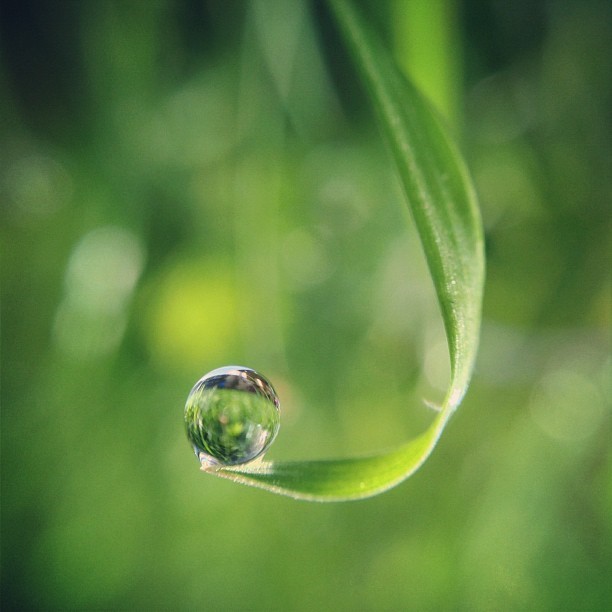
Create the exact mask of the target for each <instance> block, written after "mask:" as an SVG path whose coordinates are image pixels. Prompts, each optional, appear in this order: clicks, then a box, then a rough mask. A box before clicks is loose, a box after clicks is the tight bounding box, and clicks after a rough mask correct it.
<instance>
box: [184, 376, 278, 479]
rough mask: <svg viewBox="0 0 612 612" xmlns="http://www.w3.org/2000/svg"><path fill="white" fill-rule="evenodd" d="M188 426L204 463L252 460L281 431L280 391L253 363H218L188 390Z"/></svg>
mask: <svg viewBox="0 0 612 612" xmlns="http://www.w3.org/2000/svg"><path fill="white" fill-rule="evenodd" d="M185 426H186V429H187V437H188V438H189V441H190V442H191V444H192V446H193V450H194V451H195V454H196V457H198V459H199V461H200V463H201V464H202V467H204V468H214V467H221V466H228V465H238V464H240V463H247V462H249V461H253V459H256V458H257V457H260V456H261V455H263V453H264V452H265V451H266V450H267V449H268V448H269V446H270V444H272V442H273V440H274V438H275V437H276V434H277V433H278V428H279V426H280V410H279V401H278V397H277V396H276V392H275V391H274V388H273V387H272V385H271V384H270V382H269V381H268V380H267V379H266V378H264V377H263V376H262V375H261V374H259V373H257V372H256V371H255V370H252V369H251V368H245V367H242V366H226V367H223V368H218V369H216V370H213V371H212V372H209V373H208V374H206V375H204V376H203V377H202V378H200V380H198V382H197V383H196V384H195V385H194V387H193V389H192V390H191V392H190V393H189V396H188V397H187V403H186V404H185Z"/></svg>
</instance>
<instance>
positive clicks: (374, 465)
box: [209, 0, 484, 501]
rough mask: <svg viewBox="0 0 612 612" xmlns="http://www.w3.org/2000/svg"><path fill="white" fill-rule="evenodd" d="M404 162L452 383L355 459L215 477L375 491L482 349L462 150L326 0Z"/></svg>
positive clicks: (365, 36)
mask: <svg viewBox="0 0 612 612" xmlns="http://www.w3.org/2000/svg"><path fill="white" fill-rule="evenodd" d="M329 5H330V7H331V9H332V12H333V14H334V15H335V17H336V20H337V22H338V24H339V26H340V31H341V35H342V38H343V40H344V42H345V44H346V45H347V46H348V48H349V50H350V52H351V55H352V57H353V59H354V61H355V64H356V65H357V68H358V70H359V73H360V75H361V78H362V80H363V82H364V84H365V85H366V87H367V89H368V91H369V93H370V96H371V99H372V102H373V104H374V107H375V108H376V110H377V114H378V115H379V119H380V121H381V124H382V127H383V130H384V133H385V135H386V137H387V140H388V142H389V144H390V146H391V149H392V151H393V155H394V157H395V161H396V163H397V165H398V169H399V173H400V177H401V179H402V184H403V187H404V190H405V193H406V196H407V199H408V204H409V207H410V209H411V211H412V215H413V217H414V220H415V223H416V226H417V229H418V232H419V236H420V238H421V242H422V244H423V249H424V251H425V255H426V259H427V264H428V266H429V271H430V274H431V277H432V280H433V283H434V286H435V289H436V293H437V297H438V302H439V304H440V309H441V311H442V318H443V320H444V326H445V330H446V337H447V341H448V347H449V354H450V362H451V382H450V386H449V389H448V391H447V394H446V397H445V400H444V403H443V405H442V407H441V410H440V413H439V414H438V416H437V417H436V419H435V420H434V421H433V423H432V424H431V425H430V427H429V428H428V429H427V430H426V431H425V432H424V433H423V434H421V435H420V436H418V437H417V438H415V439H413V440H411V441H410V442H408V443H407V444H404V445H402V446H400V447H399V448H397V449H395V450H392V451H388V452H385V453H381V454H378V455H374V456H371V457H358V458H349V459H338V460H326V461H303V462H276V461H271V462H266V461H262V462H255V463H253V464H250V465H243V466H235V467H227V468H220V469H215V470H209V471H213V473H215V474H216V475H217V476H220V477H223V478H229V479H231V480H234V481H236V482H239V483H243V484H248V485H252V486H255V487H260V488H263V489H266V490H268V491H271V492H273V493H279V494H282V495H288V496H291V497H294V498H298V499H306V500H313V501H339V500H349V499H358V498H363V497H369V496H371V495H375V494H377V493H380V492H382V491H385V490H387V489H389V488H390V487H393V486H394V485H396V484H398V483H399V482H401V481H402V480H404V479H405V478H407V477H408V476H410V475H411V474H412V473H413V472H414V471H415V470H417V469H418V468H419V467H420V466H421V465H422V463H423V462H424V461H425V460H426V459H427V457H428V456H429V454H430V453H431V451H432V450H433V448H434V446H435V445H436V443H437V441H438V439H439V437H440V435H441V433H442V431H443V430H444V427H445V426H446V423H447V422H448V419H449V418H450V416H451V414H452V413H453V412H454V410H455V409H456V408H457V406H458V405H459V404H460V402H461V400H462V398H463V396H464V394H465V392H466V390H467V387H468V384H469V380H470V376H471V373H472V369H473V366H474V360H475V358H476V351H477V346H478V336H479V330H480V310H481V302H482V290H483V281H484V254H483V238H482V226H481V221H480V217H479V212H478V208H477V204H476V197H475V194H474V191H473V188H472V184H471V182H470V178H469V176H468V173H467V170H466V168H465V165H464V163H463V160H462V158H461V155H460V154H459V153H458V151H457V150H456V149H455V146H454V145H453V143H452V142H451V140H450V139H449V137H448V135H447V133H446V131H445V129H444V127H443V126H442V124H441V122H440V120H439V118H438V116H437V115H436V114H435V112H433V111H432V109H431V107H430V106H429V104H428V103H427V102H426V101H425V100H424V99H423V98H422V97H421V95H420V94H419V93H418V92H417V91H416V90H415V89H414V87H413V86H412V85H411V84H410V83H408V82H407V81H406V80H405V79H404V77H403V76H402V75H401V74H400V72H399V70H398V69H397V68H396V66H395V64H394V63H393V61H392V60H391V59H390V56H389V54H388V52H387V51H386V50H385V49H384V48H383V47H382V45H381V44H380V42H379V41H378V40H377V38H376V37H375V36H374V35H373V33H372V32H370V30H369V28H368V27H367V25H366V24H365V23H364V22H363V21H362V19H361V17H360V16H359V15H358V13H357V12H356V11H355V9H354V7H353V6H352V4H351V3H350V2H348V1H347V0H329Z"/></svg>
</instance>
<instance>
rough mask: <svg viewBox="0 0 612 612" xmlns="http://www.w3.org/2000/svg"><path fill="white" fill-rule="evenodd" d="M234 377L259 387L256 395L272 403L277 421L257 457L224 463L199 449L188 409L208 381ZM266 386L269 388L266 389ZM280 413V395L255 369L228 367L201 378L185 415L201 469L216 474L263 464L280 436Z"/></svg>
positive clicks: (188, 434)
mask: <svg viewBox="0 0 612 612" xmlns="http://www.w3.org/2000/svg"><path fill="white" fill-rule="evenodd" d="M232 375H234V376H239V377H242V376H244V377H245V378H246V379H247V380H248V382H249V383H251V384H252V385H253V386H254V387H258V388H259V391H254V393H256V394H257V395H259V396H264V397H266V398H267V399H268V400H270V403H271V404H272V405H273V406H274V410H275V412H276V419H275V423H274V427H273V429H272V431H271V434H272V435H271V437H270V438H269V440H267V442H266V443H265V445H264V446H263V448H262V449H261V450H260V451H259V452H258V453H257V454H256V455H254V456H252V457H249V458H248V459H245V460H237V461H223V460H222V459H219V458H217V457H214V456H213V455H210V454H207V453H206V451H205V450H203V449H201V448H199V446H198V445H197V444H196V443H195V442H194V440H193V439H192V437H191V435H190V432H189V423H188V420H187V413H188V409H189V408H190V406H191V403H190V400H191V397H192V395H193V394H194V393H195V392H197V391H199V390H200V388H201V386H202V385H203V383H204V382H205V381H206V380H208V379H210V378H213V377H216V376H232ZM245 375H246V376H245ZM262 381H263V383H265V385H262V384H261V382H262ZM266 386H267V387H268V388H266ZM280 412H281V411H280V400H279V397H278V394H277V393H276V390H275V389H274V386H273V385H272V383H271V382H270V380H269V379H268V378H267V377H266V376H264V375H263V374H261V373H260V372H258V371H257V370H255V369H254V368H250V367H248V366H242V365H227V366H221V367H219V368H215V369H213V370H210V371H209V372H207V373H206V374H204V375H203V376H201V377H200V378H199V379H198V380H197V381H196V383H195V384H194V385H193V387H192V388H191V390H190V392H189V394H188V396H187V400H186V402H185V408H184V413H183V414H184V422H185V426H186V434H187V439H188V441H189V443H190V444H191V446H192V449H193V451H194V454H195V456H196V459H197V460H198V462H199V463H200V469H201V470H202V471H204V472H213V473H214V472H217V471H219V470H220V469H223V468H240V467H243V466H249V467H251V466H252V467H256V466H257V465H258V464H259V463H260V462H262V460H263V457H264V455H265V454H266V453H267V452H268V450H269V449H270V446H271V445H272V443H273V442H274V440H276V436H277V435H278V432H279V430H280Z"/></svg>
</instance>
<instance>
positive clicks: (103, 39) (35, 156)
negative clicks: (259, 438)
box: [0, 0, 612, 610]
mask: <svg viewBox="0 0 612 612" xmlns="http://www.w3.org/2000/svg"><path fill="white" fill-rule="evenodd" d="M363 4H364V6H363V9H364V10H365V11H367V13H368V15H369V18H370V19H371V21H372V23H373V24H374V25H375V27H376V28H377V29H378V30H379V32H380V33H381V35H383V36H384V37H385V39H386V41H387V44H388V46H389V49H390V50H392V51H393V53H394V54H396V57H397V59H398V62H399V63H400V65H402V67H404V68H405V69H406V70H407V71H409V72H410V73H411V74H413V75H414V78H415V80H416V81H417V82H418V84H419V85H420V86H421V87H422V88H423V89H424V91H426V92H427V94H428V95H429V96H430V97H431V99H432V100H433V101H434V103H435V104H436V105H437V106H438V108H439V109H440V110H441V112H442V113H443V114H444V115H445V116H446V117H447V120H448V122H449V125H450V127H451V129H452V130H453V131H454V133H455V134H456V136H457V139H458V140H459V142H460V144H461V147H462V149H463V151H464V153H465V155H466V159H467V161H468V164H469V166H470V168H471V169H472V172H473V175H474V178H475V182H476V185H477V189H478V192H479V194H480V200H481V205H482V211H483V217H484V222H485V229H486V238H487V255H488V284H487V290H486V297H485V304H484V326H483V333H482V341H481V350H480V355H479V361H478V364H477V368H476V372H475V375H474V380H473V385H472V388H471V389H470V392H469V393H468V396H467V398H466V400H465V402H464V405H463V406H462V408H461V409H460V410H459V412H458V413H457V414H456V416H455V417H454V418H453V420H452V422H451V424H450V426H449V427H448V429H447V431H446V432H445V435H444V436H443V437H442V440H441V442H440V444H439V446H438V448H437V449H436V451H435V452H434V454H433V456H432V457H431V458H430V460H429V461H428V462H427V463H426V464H425V466H424V467H423V468H422V469H421V470H420V471H419V472H418V473H417V474H416V475H415V476H414V477H413V478H411V479H410V480H408V481H407V482H405V483H403V484H402V485H400V486H399V487H397V488H396V489H394V490H392V491H390V492H389V493H386V494H384V495H381V496H378V497H375V498H372V499H369V500H365V501H361V502H356V503H344V504H329V505H317V504H311V503H305V502H296V501H293V500H290V499H287V498H281V497H277V496H274V495H270V494H268V493H265V492H262V491H258V490H255V489H250V488H247V487H242V486H238V485H235V484H232V483H229V482H226V481H222V480H218V479H216V478H214V477H211V476H208V475H205V474H203V473H201V472H200V471H199V470H198V465H197V462H196V460H195V458H194V456H193V453H192V451H191V449H190V448H189V445H188V443H187V441H186V438H185V433H184V426H183V420H182V419H183V416H182V412H183V406H184V402H185V399H186V396H187V393H188V392H189V390H190V388H191V386H192V385H193V383H194V382H195V381H196V380H197V379H198V378H199V377H200V376H201V375H202V374H204V373H205V372H207V371H209V370H211V369H213V368H215V367H218V366H221V365H226V364H231V363H237V364H242V365H247V366H251V367H254V368H256V369H258V370H260V371H261V372H262V373H264V374H265V375H266V376H267V377H269V378H270V379H271V380H272V382H273V383H274V385H275V386H276V388H277V391H278V393H279V395H280V398H281V404H282V425H281V431H280V435H279V437H278V438H277V441H276V442H275V444H274V446H273V447H272V449H271V451H270V452H269V454H268V457H269V458H271V459H303V458H317V457H334V456H348V455H352V454H358V453H368V452H372V451H376V450H378V449H382V448H387V447H389V446H393V445H395V444H397V443H399V442H402V441H404V440H406V439H407V438H409V437H411V436H414V435H416V434H417V433H419V432H420V431H421V430H422V429H423V428H424V427H425V425H426V424H427V423H428V422H429V421H430V420H431V413H430V411H429V409H428V408H426V407H425V405H424V402H423V399H424V398H425V399H429V400H433V401H440V399H441V398H442V396H443V393H444V389H445V385H446V383H447V376H448V366H447V353H446V345H445V341H444V336H443V330H442V323H441V319H440V316H439V314H438V311H437V306H436V302H435V298H434V295H433V290H432V286H431V283H430V280H429V277H428V274H427V270H426V266H425V263H424V259H423V256H422V254H421V252H420V247H419V244H418V239H417V236H416V234H415V231H414V229H413V228H412V225H411V223H410V221H409V219H408V214H407V208H406V206H405V204H404V202H403V200H402V196H401V193H400V189H399V187H398V183H397V180H396V178H395V174H394V168H393V167H392V164H391V161H390V156H389V155H388V152H387V151H386V149H385V147H384V144H383V142H382V139H381V137H380V135H379V133H378V132H377V127H376V124H375V121H374V119H373V117H372V113H371V112H370V110H369V108H368V105H367V103H366V100H365V97H364V94H363V91H362V90H361V89H360V87H359V85H358V81H357V78H356V75H355V73H354V71H353V69H352V67H351V65H350V63H349V61H348V59H347V56H346V54H345V53H344V52H343V50H342V49H341V48H340V44H339V39H338V36H337V32H336V31H335V29H334V26H333V24H332V22H331V19H330V16H329V14H328V13H327V11H326V10H325V6H324V5H322V4H319V3H313V4H311V3H309V2H302V1H299V0H259V1H254V2H237V1H236V2H226V1H223V0H201V1H197V2H195V1H194V2H180V1H171V0H164V1H150V2H147V1H89V2H47V1H43V0H41V1H38V2H36V1H34V0H27V1H23V0H4V1H3V3H2V5H1V38H0V45H1V51H0V53H1V55H0V62H1V67H0V89H1V92H2V95H1V98H0V104H1V113H0V114H1V118H0V121H1V127H0V130H1V131H0V138H1V143H2V146H1V148H0V210H1V219H2V225H1V239H2V258H3V261H2V604H3V608H4V609H6V610H9V609H21V610H29V609H32V610H60V609H64V610H65V609H83V610H110V609H125V610H145V609H174V610H181V609H185V610H186V609H211V610H246V609H249V610H271V609H285V610H313V609H319V610H399V609H404V610H408V609H415V610H419V609H420V610H423V609H457V610H493V609H495V610H516V609H530V610H535V609H542V610H546V609H549V610H553V609H554V610H560V609H572V610H578V609H580V610H605V609H607V610H609V609H610V608H611V607H612V580H611V579H610V576H611V575H612V490H611V489H612V484H611V483H612V474H611V472H612V460H611V453H610V404H609V392H610V388H609V376H610V373H609V372H610V368H609V366H610V364H609V348H610V335H609V334H610V332H609V322H610V321H609V314H610V273H609V269H610V221H609V219H610V216H609V211H610V201H611V195H612V189H611V172H610V168H611V166H612V164H611V161H612V146H611V140H610V134H611V133H612V130H611V127H612V126H611V122H610V118H611V113H610V111H611V109H612V99H611V98H612V96H611V75H612V65H611V64H612V10H611V6H612V5H611V4H610V3H609V2H598V1H592V0H588V1H581V2H579V1H575V2H563V1H551V2H533V1H526V0H522V1H518V2H485V1H479V0H464V1H462V2H459V1H456V2H455V1H453V0H448V1H442V0H435V1H428V0H399V1H397V2H369V3H363Z"/></svg>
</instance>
